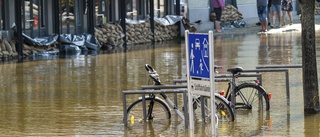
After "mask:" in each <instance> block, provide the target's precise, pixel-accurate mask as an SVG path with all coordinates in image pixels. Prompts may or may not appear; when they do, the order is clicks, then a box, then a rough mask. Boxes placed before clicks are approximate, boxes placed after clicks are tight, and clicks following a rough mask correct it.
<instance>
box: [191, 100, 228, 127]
mask: <svg viewBox="0 0 320 137" xmlns="http://www.w3.org/2000/svg"><path fill="white" fill-rule="evenodd" d="M203 101H204V106H203V107H204V117H203V116H202V113H201V97H197V98H196V99H194V102H193V108H194V119H195V120H196V121H203V120H205V121H210V116H211V111H210V98H209V97H205V96H204V97H203ZM215 105H216V116H217V117H218V120H219V122H229V121H234V112H233V111H232V109H231V107H230V105H229V101H228V100H227V99H225V98H224V97H223V96H221V95H218V94H216V95H215Z"/></svg>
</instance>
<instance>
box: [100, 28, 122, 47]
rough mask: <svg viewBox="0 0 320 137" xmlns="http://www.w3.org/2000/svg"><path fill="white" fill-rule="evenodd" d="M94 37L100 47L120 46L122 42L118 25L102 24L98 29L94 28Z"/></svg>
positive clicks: (120, 29)
mask: <svg viewBox="0 0 320 137" xmlns="http://www.w3.org/2000/svg"><path fill="white" fill-rule="evenodd" d="M94 35H95V37H96V38H97V39H98V40H99V42H100V44H101V45H120V44H122V43H123V40H122V35H123V34H122V27H121V26H120V25H119V24H108V23H105V24H102V25H101V27H100V28H95V34H94Z"/></svg>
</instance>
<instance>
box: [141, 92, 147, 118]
mask: <svg viewBox="0 0 320 137" xmlns="http://www.w3.org/2000/svg"><path fill="white" fill-rule="evenodd" d="M142 109H143V119H144V120H147V113H146V96H145V95H144V94H142Z"/></svg>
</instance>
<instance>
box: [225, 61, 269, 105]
mask: <svg viewBox="0 0 320 137" xmlns="http://www.w3.org/2000/svg"><path fill="white" fill-rule="evenodd" d="M227 72H230V73H231V74H232V78H231V79H232V80H231V82H229V83H228V89H227V91H226V93H220V95H224V97H225V98H227V99H228V100H229V101H230V102H231V104H232V106H234V108H235V109H246V110H257V111H263V110H269V109H270V99H271V94H270V93H269V94H268V93H267V91H266V90H265V89H264V88H263V87H262V86H261V85H259V81H258V80H254V82H248V81H245V82H243V83H240V84H237V83H236V79H237V78H238V77H239V76H240V75H241V72H243V68H242V67H235V68H229V69H227ZM232 93H233V94H234V99H233V98H232ZM232 101H233V102H232ZM234 102H235V103H234Z"/></svg>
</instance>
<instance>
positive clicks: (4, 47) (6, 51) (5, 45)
mask: <svg viewBox="0 0 320 137" xmlns="http://www.w3.org/2000/svg"><path fill="white" fill-rule="evenodd" d="M0 45H1V46H0V57H3V58H15V57H17V56H18V53H17V51H16V45H15V42H14V41H10V42H9V41H8V40H7V39H2V38H1V39H0Z"/></svg>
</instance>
